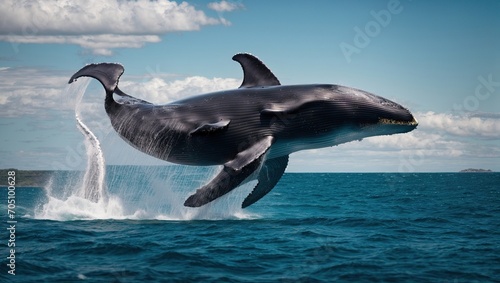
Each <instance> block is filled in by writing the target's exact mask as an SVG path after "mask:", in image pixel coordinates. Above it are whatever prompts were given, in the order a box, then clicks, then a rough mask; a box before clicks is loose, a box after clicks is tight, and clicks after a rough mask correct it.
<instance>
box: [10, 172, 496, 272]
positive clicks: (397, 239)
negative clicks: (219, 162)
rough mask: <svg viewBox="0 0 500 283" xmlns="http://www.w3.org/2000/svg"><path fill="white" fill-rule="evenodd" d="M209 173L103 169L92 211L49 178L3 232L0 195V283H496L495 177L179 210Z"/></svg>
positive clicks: (419, 180)
mask: <svg viewBox="0 0 500 283" xmlns="http://www.w3.org/2000/svg"><path fill="white" fill-rule="evenodd" d="M194 168H196V167H194ZM216 170H217V168H211V169H204V170H203V171H197V169H191V168H190V167H180V166H179V167H133V166H125V167H113V166H108V167H107V172H106V186H105V189H104V190H105V191H104V192H103V193H104V195H105V197H103V198H102V199H100V200H99V202H97V203H95V202H92V201H89V200H87V199H86V198H84V197H83V194H82V191H84V190H86V189H88V188H82V178H83V177H82V174H80V173H75V172H57V173H56V174H54V176H53V178H52V179H51V181H50V182H49V183H48V184H47V185H46V186H45V187H44V188H35V187H24V188H21V187H17V188H16V190H15V200H16V206H15V208H14V211H15V217H14V218H11V219H9V218H8V217H7V216H8V213H7V212H8V206H7V196H8V189H7V188H1V189H0V194H1V195H2V198H1V199H2V200H3V201H2V203H1V204H0V209H1V211H2V219H3V220H2V223H1V226H2V228H1V230H2V231H3V232H2V233H1V234H0V241H1V245H0V247H1V248H0V257H1V258H2V264H1V268H0V282H333V281H336V282H500V174H499V173H429V174H428V173H418V174H390V173H385V174H379V173H366V174H365V173H331V174H326V173H325V174H323V173H315V174H301V173H300V174H299V173H287V174H285V175H284V176H283V178H282V179H281V181H280V182H279V183H278V185H277V186H276V187H275V188H274V190H273V191H271V192H270V193H269V194H268V195H267V196H266V197H264V198H263V199H262V200H260V201H259V202H257V203H256V204H254V205H253V206H251V207H249V208H247V209H244V210H242V209H240V208H239V207H240V205H241V201H242V200H243V199H244V197H245V196H246V195H247V194H248V193H249V192H250V190H251V188H252V183H250V184H247V185H245V186H244V187H242V188H238V189H236V190H234V191H233V192H232V193H230V194H229V196H227V197H224V198H223V199H220V200H217V201H215V202H214V203H212V204H209V205H207V206H205V207H202V208H198V209H195V208H185V207H183V206H182V204H183V202H184V200H185V198H186V197H187V196H188V195H189V194H191V193H192V192H194V190H195V189H196V188H197V187H199V186H200V185H201V184H203V183H204V182H206V181H207V180H208V179H209V178H210V177H211V176H212V175H213V174H215V172H216ZM12 220H15V221H17V223H15V231H14V232H13V234H14V239H15V253H14V255H15V275H11V274H9V273H8V272H9V271H10V270H11V269H12V268H11V267H12V266H10V267H9V265H8V264H9V259H8V258H7V257H9V256H11V251H10V249H11V248H9V247H8V243H9V242H8V240H9V238H10V239H12V236H11V234H12V231H11V230H9V229H8V228H9V227H11V225H12V224H9V223H8V221H12Z"/></svg>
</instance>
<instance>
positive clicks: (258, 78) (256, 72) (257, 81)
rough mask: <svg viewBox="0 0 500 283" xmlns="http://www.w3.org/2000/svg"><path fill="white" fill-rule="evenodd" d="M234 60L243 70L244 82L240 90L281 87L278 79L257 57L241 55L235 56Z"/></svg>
mask: <svg viewBox="0 0 500 283" xmlns="http://www.w3.org/2000/svg"><path fill="white" fill-rule="evenodd" d="M233 60H234V61H237V62H238V63H240V65H241V68H243V82H242V83H241V86H240V88H242V87H256V86H273V85H280V81H279V80H278V78H276V76H275V75H274V74H273V73H272V72H271V70H269V68H268V67H267V66H266V65H264V63H262V61H260V60H259V59H257V57H255V56H253V55H251V54H247V53H239V54H236V55H234V56H233Z"/></svg>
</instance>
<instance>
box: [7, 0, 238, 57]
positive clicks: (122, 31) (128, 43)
mask: <svg viewBox="0 0 500 283" xmlns="http://www.w3.org/2000/svg"><path fill="white" fill-rule="evenodd" d="M222 6H224V5H222ZM222 6H220V7H222ZM229 6H230V5H229ZM229 6H227V7H226V9H227V8H228V7H229ZM0 19H2V20H0V40H1V41H7V42H12V43H13V44H17V43H60V44H76V45H79V46H81V47H83V48H85V49H89V50H91V51H92V52H93V53H95V54H100V55H110V54H112V49H113V48H138V47H141V46H143V45H144V44H145V43H150V42H159V41H160V40H161V39H160V35H163V34H166V33H169V32H176V31H195V30H199V29H200V28H201V27H202V26H206V25H217V24H224V25H227V24H228V21H227V20H225V19H224V18H220V19H216V18H212V17H209V16H207V15H206V14H205V13H204V12H203V11H200V10H197V9H196V8H195V7H193V6H192V5H190V4H188V3H186V2H182V3H180V4H178V3H176V2H173V1H148V0H138V1H121V0H110V1H100V0H89V1H58V0H49V1H45V0H36V1H30V2H25V1H16V0H6V1H1V2H0Z"/></svg>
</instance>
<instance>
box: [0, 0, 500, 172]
mask: <svg viewBox="0 0 500 283" xmlns="http://www.w3.org/2000/svg"><path fill="white" fill-rule="evenodd" d="M26 3H27V2H26V1H14V0H8V1H2V3H0V130H1V132H2V137H1V138H0V145H1V148H0V154H1V157H2V158H1V159H0V168H9V167H16V168H21V169H49V170H50V169H81V168H83V167H84V166H85V162H84V158H83V156H84V150H83V146H82V136H81V135H80V133H79V132H78V130H77V128H76V126H75V120H74V105H75V103H76V102H75V99H76V98H75V97H68V95H67V92H66V91H65V89H66V87H67V86H66V82H67V80H68V79H69V77H70V76H71V75H72V74H73V73H74V72H75V71H77V70H78V69H79V68H81V67H82V66H84V65H85V64H87V63H90V62H103V61H106V62H120V63H122V64H123V65H124V66H125V74H124V75H123V77H122V79H121V81H120V84H121V86H122V87H121V88H122V89H123V90H124V91H125V92H127V93H130V94H131V95H134V96H137V97H140V98H143V99H146V100H151V101H152V102H155V103H167V102H170V101H173V100H175V99H179V98H182V97H186V96H190V95H195V94H199V93H202V92H206V91H215V90H219V89H227V88H234V87H237V86H239V83H240V81H241V77H242V72H241V69H240V66H239V65H238V64H237V63H235V62H233V61H231V57H232V55H234V54H235V53H238V52H250V53H252V54H255V55H256V56H258V57H259V58H260V59H261V60H262V61H264V63H265V64H266V65H267V66H268V67H269V68H270V69H271V70H272V71H273V72H274V73H275V75H276V76H277V77H278V78H279V79H280V81H281V83H282V84H309V83H331V84H342V85H347V86H351V87H356V88H360V89H363V90H366V91H369V92H372V93H375V94H378V95H381V96H384V97H386V98H389V99H392V100H395V101H397V102H399V103H401V104H403V105H404V106H406V107H408V108H409V109H410V110H411V111H412V112H413V113H414V114H415V116H416V117H417V119H418V120H419V122H420V126H419V127H418V129H417V130H415V131H413V132H411V133H409V134H405V135H394V136H386V137H373V138H367V139H365V140H363V141H362V142H352V143H349V144H344V145H340V146H337V147H333V148H327V149H321V150H313V151H305V152H299V153H296V154H293V155H292V156H291V161H290V164H289V167H288V171H289V172H294V171H295V172H296V171H332V172H388V171H389V172H421V171H431V172H440V171H457V170H460V169H464V168H468V167H477V168H489V169H493V170H495V171H500V134H499V133H500V34H499V31H500V18H499V17H498V14H499V13H500V2H498V1H417V0H413V1H410V0H401V1H395V0H384V1H232V2H229V1H222V2H221V1H218V2H213V1H188V2H183V3H180V2H178V3H175V2H169V1H153V2H150V1H117V0H114V1H111V0H110V1H86V2H85V3H73V4H71V3H69V4H66V3H64V2H63V1H31V2H30V4H29V5H28V4H26ZM102 99H103V93H102V90H101V89H100V87H99V85H98V84H96V83H95V82H92V83H91V84H90V86H89V88H88V90H87V93H86V94H85V96H84V102H83V104H82V105H83V106H84V107H83V110H82V111H83V113H82V115H83V117H84V120H85V122H86V123H88V124H89V125H90V126H94V127H98V129H97V130H96V131H98V132H100V134H101V136H100V138H101V142H102V145H103V149H104V151H105V157H106V160H107V162H108V164H130V163H133V164H136V163H141V164H142V163H145V164H165V163H164V162H161V161H156V160H154V159H152V158H149V157H147V156H145V155H142V154H139V153H137V152H135V150H133V149H131V148H130V147H129V146H128V145H127V144H126V143H124V142H123V141H121V140H120V139H119V138H117V137H116V135H115V134H114V133H113V132H112V131H110V130H109V129H110V125H109V124H106V123H109V122H108V121H107V120H106V119H107V118H106V116H105V113H104V109H103V105H102V104H103V103H102ZM94 130H95V129H94ZM98 136H99V135H98Z"/></svg>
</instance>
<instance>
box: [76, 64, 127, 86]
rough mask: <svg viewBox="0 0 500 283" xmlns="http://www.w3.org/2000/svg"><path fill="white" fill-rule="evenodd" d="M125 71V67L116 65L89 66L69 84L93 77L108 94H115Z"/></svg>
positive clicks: (81, 70) (79, 72) (77, 73)
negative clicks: (80, 78)
mask: <svg viewBox="0 0 500 283" xmlns="http://www.w3.org/2000/svg"><path fill="white" fill-rule="evenodd" d="M123 71H124V68H123V66H122V65H120V64H116V63H100V64H89V65H87V66H85V67H83V68H81V69H80V71H78V72H76V73H75V74H74V75H73V76H72V77H71V78H70V79H69V82H68V83H69V84H70V83H72V82H74V81H76V79H78V78H79V77H91V78H94V79H96V80H98V81H99V82H100V83H101V84H102V86H103V87H104V89H105V90H106V93H113V92H114V91H115V89H116V87H117V86H118V80H119V79H120V76H121V75H122V74H123Z"/></svg>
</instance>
